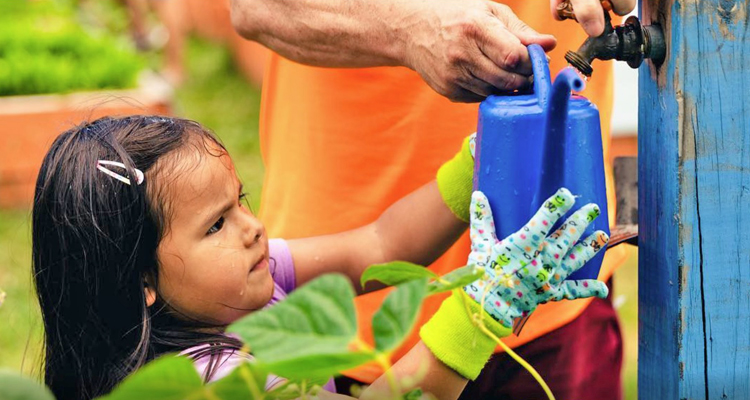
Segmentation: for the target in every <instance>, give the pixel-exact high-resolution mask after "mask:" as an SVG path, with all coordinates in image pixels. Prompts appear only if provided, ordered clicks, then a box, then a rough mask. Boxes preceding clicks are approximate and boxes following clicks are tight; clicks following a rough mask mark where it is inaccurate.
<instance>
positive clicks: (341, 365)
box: [264, 344, 375, 379]
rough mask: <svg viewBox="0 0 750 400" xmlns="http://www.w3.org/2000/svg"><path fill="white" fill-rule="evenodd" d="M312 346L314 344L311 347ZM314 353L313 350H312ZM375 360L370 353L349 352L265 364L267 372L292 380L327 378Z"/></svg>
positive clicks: (299, 357)
mask: <svg viewBox="0 0 750 400" xmlns="http://www.w3.org/2000/svg"><path fill="white" fill-rule="evenodd" d="M312 346H314V344H313V345H312ZM312 351H313V352H314V351H315V349H312ZM374 359H375V354H374V353H372V352H361V351H349V352H341V353H339V354H313V355H306V356H298V357H295V358H289V359H287V360H283V361H276V362H273V363H269V364H265V365H264V367H265V368H268V370H269V371H271V372H273V373H275V374H277V375H279V376H283V377H285V378H293V379H318V378H328V377H331V376H333V375H338V374H340V372H341V371H344V370H347V369H352V368H354V367H358V366H360V365H362V364H365V363H368V362H370V361H373V360H374Z"/></svg>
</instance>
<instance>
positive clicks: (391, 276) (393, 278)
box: [360, 261, 438, 287]
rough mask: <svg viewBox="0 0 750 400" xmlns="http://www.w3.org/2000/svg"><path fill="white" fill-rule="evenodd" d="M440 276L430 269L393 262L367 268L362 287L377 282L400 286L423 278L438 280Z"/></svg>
mask: <svg viewBox="0 0 750 400" xmlns="http://www.w3.org/2000/svg"><path fill="white" fill-rule="evenodd" d="M437 277H438V275H437V274H436V273H434V272H432V271H430V270H429V269H427V268H425V267H423V266H421V265H417V264H412V263H410V262H406V261H393V262H389V263H385V264H375V265H371V266H369V267H367V269H366V270H365V272H364V273H363V274H362V278H361V279H360V282H361V284H362V287H364V286H365V283H367V282H369V281H372V280H376V281H380V282H383V283H385V284H386V285H389V286H393V285H398V284H399V283H403V282H406V281H411V280H414V279H422V278H437Z"/></svg>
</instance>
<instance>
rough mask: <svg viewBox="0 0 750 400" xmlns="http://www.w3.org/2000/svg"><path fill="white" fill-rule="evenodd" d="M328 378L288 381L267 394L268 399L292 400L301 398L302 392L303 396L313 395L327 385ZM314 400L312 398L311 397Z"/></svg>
mask: <svg viewBox="0 0 750 400" xmlns="http://www.w3.org/2000/svg"><path fill="white" fill-rule="evenodd" d="M329 379H330V378H321V379H317V380H309V379H304V380H299V381H297V380H290V381H287V382H286V383H284V384H282V385H280V386H278V387H276V388H275V389H273V390H271V391H269V392H268V398H269V399H273V400H292V399H299V398H302V390H303V389H304V391H305V394H315V393H318V392H320V390H322V387H323V385H325V384H326V383H328V380H329ZM313 398H314V397H313Z"/></svg>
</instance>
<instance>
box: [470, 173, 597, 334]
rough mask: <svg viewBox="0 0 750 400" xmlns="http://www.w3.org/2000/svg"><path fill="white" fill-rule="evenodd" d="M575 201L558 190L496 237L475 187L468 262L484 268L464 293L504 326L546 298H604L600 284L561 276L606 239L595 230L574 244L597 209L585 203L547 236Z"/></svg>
mask: <svg viewBox="0 0 750 400" xmlns="http://www.w3.org/2000/svg"><path fill="white" fill-rule="evenodd" d="M574 203H575V199H574V197H573V195H572V194H571V193H570V191H568V190H567V189H565V188H562V189H560V190H558V191H557V193H555V195H553V196H552V197H550V198H549V199H547V201H545V202H544V205H543V206H542V207H541V208H540V209H539V211H537V213H536V214H535V215H534V217H532V219H531V220H530V221H529V223H528V224H526V226H524V227H523V228H521V229H520V230H519V231H518V232H516V233H514V234H512V235H510V236H508V237H507V238H505V239H503V240H501V241H498V240H497V238H496V237H495V224H494V222H493V219H492V211H491V210H490V206H489V203H488V201H487V197H486V196H485V195H484V194H483V193H482V192H478V191H477V192H474V194H473V195H472V198H471V214H470V219H471V221H470V223H471V230H470V236H471V253H470V254H469V264H474V265H477V266H478V267H480V268H484V269H485V271H486V274H485V276H484V278H483V279H480V280H478V281H476V282H474V283H472V284H470V285H468V286H466V287H464V291H466V293H467V294H468V295H469V297H471V298H472V299H474V300H475V301H476V302H477V303H479V304H481V305H483V307H484V310H485V311H487V313H488V314H490V315H491V316H492V317H493V318H494V319H496V320H497V321H498V322H500V323H501V324H502V325H503V326H505V327H508V328H511V327H512V326H513V320H514V319H516V318H519V317H525V316H527V315H528V314H530V313H531V312H532V311H534V310H535V309H536V307H537V305H539V304H542V303H546V302H548V301H557V300H562V299H569V300H572V299H580V298H585V297H592V296H597V297H600V298H604V297H606V296H607V294H608V290H607V286H606V285H605V284H604V283H603V282H600V281H597V280H595V279H585V280H577V281H566V280H565V278H567V277H568V276H569V275H570V274H572V273H573V272H575V271H576V270H578V269H579V268H581V267H582V266H583V265H584V264H585V263H586V262H587V261H588V260H590V259H591V258H592V257H594V256H595V255H596V253H597V252H598V251H599V250H601V249H602V248H603V247H604V245H605V244H606V243H607V241H608V240H609V237H608V236H607V234H606V233H604V232H602V231H596V232H594V233H593V234H591V235H590V236H589V237H587V238H586V239H584V240H583V241H581V242H580V243H578V244H576V242H578V239H579V238H580V237H581V234H582V233H583V231H584V230H585V229H586V227H587V226H588V224H589V223H591V221H593V220H594V219H595V218H596V217H598V216H599V213H600V210H599V207H598V206H597V205H596V204H587V205H585V206H583V207H582V208H581V209H579V210H578V211H576V212H575V213H573V215H571V216H570V217H569V218H568V219H567V220H566V221H565V223H563V224H562V225H561V226H560V228H559V229H558V230H556V231H555V232H554V233H552V234H550V235H548V233H549V230H550V229H551V228H552V226H553V225H554V224H555V222H557V220H558V219H560V217H561V216H563V215H564V214H565V213H566V212H568V210H570V208H571V207H572V206H573V204H574Z"/></svg>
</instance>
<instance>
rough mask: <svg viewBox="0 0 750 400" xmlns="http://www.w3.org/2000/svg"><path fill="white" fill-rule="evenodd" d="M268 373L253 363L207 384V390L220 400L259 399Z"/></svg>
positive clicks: (239, 366)
mask: <svg viewBox="0 0 750 400" xmlns="http://www.w3.org/2000/svg"><path fill="white" fill-rule="evenodd" d="M267 378H268V373H267V372H265V371H264V370H263V369H262V368H261V367H260V366H258V365H257V364H256V363H254V362H245V363H242V364H240V365H238V366H237V368H235V369H234V370H233V371H232V372H231V373H230V374H229V375H227V376H225V377H224V378H221V379H219V380H218V381H215V382H212V383H209V384H208V386H207V389H208V390H210V391H211V392H213V394H214V395H216V397H218V398H220V399H247V400H254V399H261V398H263V393H264V392H265V388H266V379H267Z"/></svg>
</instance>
